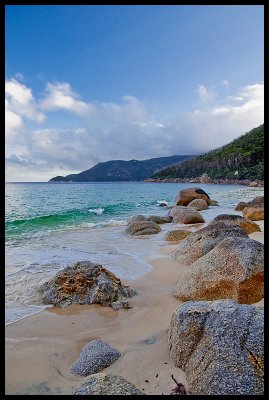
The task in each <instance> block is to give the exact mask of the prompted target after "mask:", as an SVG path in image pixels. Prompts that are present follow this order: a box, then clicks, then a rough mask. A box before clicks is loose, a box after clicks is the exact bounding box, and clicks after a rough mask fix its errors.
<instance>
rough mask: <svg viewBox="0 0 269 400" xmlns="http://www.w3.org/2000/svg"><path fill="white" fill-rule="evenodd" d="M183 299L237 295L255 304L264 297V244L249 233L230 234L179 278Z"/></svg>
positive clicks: (179, 295)
mask: <svg viewBox="0 0 269 400" xmlns="http://www.w3.org/2000/svg"><path fill="white" fill-rule="evenodd" d="M174 295H175V297H176V298H178V299H179V300H182V301H188V300H217V299H234V300H235V301H237V302H238V303H245V304H252V303H256V302H257V301H260V300H261V299H262V298H263V297H264V246H263V244H262V243H260V242H257V241H256V240H252V239H249V238H248V237H228V238H226V239H223V240H222V241H221V242H220V243H219V244H218V245H217V246H215V247H214V248H213V249H212V250H211V251H209V252H208V253H207V254H205V255H204V256H203V257H200V258H199V259H198V260H197V261H195V262H194V263H193V264H192V265H191V266H190V267H189V268H188V270H187V271H186V272H185V273H184V275H183V276H182V277H181V279H180V280H179V281H178V283H177V285H176V287H175V289H174Z"/></svg>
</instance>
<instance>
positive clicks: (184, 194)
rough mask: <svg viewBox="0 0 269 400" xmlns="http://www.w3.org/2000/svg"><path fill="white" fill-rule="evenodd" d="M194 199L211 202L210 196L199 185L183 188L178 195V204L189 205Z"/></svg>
mask: <svg viewBox="0 0 269 400" xmlns="http://www.w3.org/2000/svg"><path fill="white" fill-rule="evenodd" d="M194 199H203V200H205V201H206V202H207V204H209V200H210V197H209V196H208V194H207V193H206V192H205V191H204V190H203V189H200V188H199V187H192V188H186V189H182V190H181V191H180V192H179V193H178V195H177V197H176V200H175V201H176V205H177V206H187V205H188V204H189V203H190V202H191V201H192V200H194Z"/></svg>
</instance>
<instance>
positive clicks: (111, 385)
mask: <svg viewBox="0 0 269 400" xmlns="http://www.w3.org/2000/svg"><path fill="white" fill-rule="evenodd" d="M73 394H74V395H114V396H117V395H142V394H143V395H144V394H145V393H143V392H142V391H141V390H139V389H137V388H136V387H135V385H133V384H132V383H130V382H128V381H127V380H126V379H124V378H122V377H121V376H118V375H114V374H105V373H102V372H99V373H98V374H93V375H91V376H89V377H88V378H86V379H85V381H84V382H83V383H82V384H81V385H80V386H78V387H77V388H75V389H74V391H73Z"/></svg>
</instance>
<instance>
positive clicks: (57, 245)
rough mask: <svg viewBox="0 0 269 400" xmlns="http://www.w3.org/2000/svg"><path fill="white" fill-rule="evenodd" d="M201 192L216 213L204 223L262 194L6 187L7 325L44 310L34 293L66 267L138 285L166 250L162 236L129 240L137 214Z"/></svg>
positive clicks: (219, 188)
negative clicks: (99, 268)
mask: <svg viewBox="0 0 269 400" xmlns="http://www.w3.org/2000/svg"><path fill="white" fill-rule="evenodd" d="M193 186H199V187H200V188H202V189H203V190H205V191H206V192H207V193H208V194H209V196H210V197H211V198H212V199H214V200H217V201H218V202H219V204H220V206H219V207H209V209H208V210H206V211H202V214H203V216H204V218H205V220H206V221H209V220H211V219H212V218H214V216H216V215H217V214H220V213H224V212H225V213H233V214H236V212H235V211H234V207H235V205H236V204H237V203H238V202H239V201H248V200H251V199H252V198H254V197H256V196H259V195H261V194H263V188H249V187H246V186H242V185H212V184H211V185H210V184H198V185H197V184H195V185H194V184H179V183H146V182H130V183H129V182H128V183H68V184H66V183H57V184H56V183H54V184H53V183H7V184H6V193H5V195H6V203H5V208H6V231H5V232H6V323H11V322H14V321H16V320H18V319H21V318H23V317H25V316H27V315H31V314H33V313H35V312H38V311H40V310H42V309H44V306H43V305H42V303H41V301H40V298H39V295H38V293H37V287H38V286H39V285H40V284H42V283H43V282H44V281H46V280H48V279H50V278H51V277H52V276H53V275H54V274H55V273H56V272H57V271H58V270H59V269H61V268H63V267H65V266H66V265H68V264H70V263H73V262H77V261H81V260H90V261H93V262H98V263H100V264H102V265H103V266H104V267H106V268H108V269H110V270H111V271H112V272H114V273H115V274H117V275H118V276H119V277H120V278H121V279H124V280H133V279H136V278H138V277H139V276H142V275H143V274H145V273H147V272H148V271H150V270H151V269H152V267H151V266H150V265H149V263H148V262H147V257H149V256H151V255H152V254H155V253H158V250H159V248H160V246H163V245H164V234H165V232H166V231H167V230H170V229H171V228H172V229H173V224H165V225H162V232H160V233H159V234H158V235H151V236H149V237H143V238H141V237H129V236H127V235H125V234H124V229H125V226H126V224H127V221H128V219H129V218H130V217H131V216H133V215H135V214H144V215H149V214H158V215H166V214H167V212H168V210H167V209H165V208H163V207H159V206H158V204H159V202H161V201H166V202H167V203H168V205H173V204H174V200H175V197H176V195H177V193H178V192H179V191H180V190H182V189H183V188H185V187H193Z"/></svg>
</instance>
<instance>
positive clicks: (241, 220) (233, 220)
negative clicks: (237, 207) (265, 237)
mask: <svg viewBox="0 0 269 400" xmlns="http://www.w3.org/2000/svg"><path fill="white" fill-rule="evenodd" d="M220 221H222V222H225V223H227V224H228V223H229V224H235V225H238V226H241V228H243V229H244V231H245V232H246V234H248V235H249V234H250V233H253V232H260V231H261V228H260V227H259V225H258V224H256V223H255V222H253V221H251V220H250V219H247V218H245V217H241V215H233V214H220V215H217V217H215V218H214V219H212V221H210V222H209V224H208V225H213V224H216V223H217V222H220Z"/></svg>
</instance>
